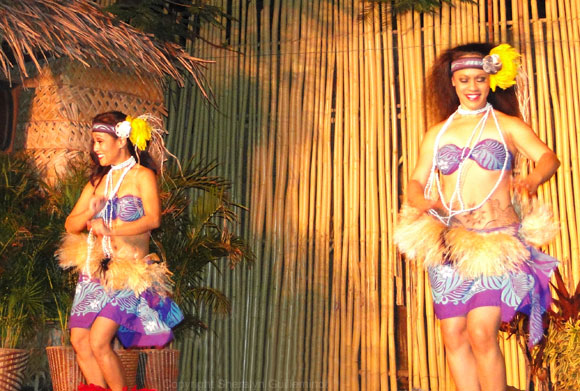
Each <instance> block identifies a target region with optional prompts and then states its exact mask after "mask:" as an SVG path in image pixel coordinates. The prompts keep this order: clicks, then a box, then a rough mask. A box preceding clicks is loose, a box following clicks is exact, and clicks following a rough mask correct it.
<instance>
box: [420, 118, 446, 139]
mask: <svg viewBox="0 0 580 391" xmlns="http://www.w3.org/2000/svg"><path fill="white" fill-rule="evenodd" d="M444 124H445V121H441V122H439V123H438V124H435V125H433V126H431V127H430V128H429V129H427V132H426V133H425V135H424V136H423V144H433V143H434V142H435V139H436V138H437V135H438V134H439V132H440V131H441V128H442V127H443V125H444Z"/></svg>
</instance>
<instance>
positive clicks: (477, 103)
mask: <svg viewBox="0 0 580 391" xmlns="http://www.w3.org/2000/svg"><path fill="white" fill-rule="evenodd" d="M451 83H452V84H453V87H455V92H456V93H457V97H458V98H459V103H460V104H461V106H463V108H465V109H468V110H477V109H481V108H482V107H484V106H485V104H486V103H487V95H489V74H488V73H487V72H485V71H483V70H482V69H475V68H467V69H461V70H459V71H456V72H454V73H453V76H452V77H451Z"/></svg>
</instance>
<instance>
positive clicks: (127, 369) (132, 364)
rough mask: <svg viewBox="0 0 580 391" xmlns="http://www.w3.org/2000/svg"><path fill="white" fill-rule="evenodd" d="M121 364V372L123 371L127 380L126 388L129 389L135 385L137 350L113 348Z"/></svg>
mask: <svg viewBox="0 0 580 391" xmlns="http://www.w3.org/2000/svg"><path fill="white" fill-rule="evenodd" d="M115 353H117V356H119V359H121V365H123V372H124V373H125V380H126V381H127V388H128V389H129V390H130V389H132V388H133V387H135V386H136V385H137V369H138V367H139V351H138V350H126V349H118V350H115Z"/></svg>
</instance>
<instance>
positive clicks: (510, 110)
mask: <svg viewBox="0 0 580 391" xmlns="http://www.w3.org/2000/svg"><path fill="white" fill-rule="evenodd" d="M495 46H496V45H494V44H491V43H469V44H466V45H461V46H457V47H455V48H452V49H448V50H446V51H444V52H443V53H441V55H440V56H439V57H437V59H436V60H435V62H434V63H433V66H432V67H431V71H430V72H429V75H428V76H427V85H426V87H427V88H426V91H425V92H426V98H427V107H428V108H429V110H430V111H431V114H432V118H433V119H434V120H435V122H436V123H437V122H441V121H443V120H444V119H446V118H447V117H449V116H450V115H451V114H453V112H455V110H457V106H459V98H458V97H457V94H456V93H455V87H453V85H452V84H451V76H452V75H451V62H452V61H454V60H457V59H458V58H460V57H464V56H467V55H476V56H481V57H484V56H486V55H488V54H489V52H490V51H491V49H493V48H494V47H495ZM487 101H488V102H489V103H491V105H492V106H493V108H494V109H496V110H499V111H501V112H502V113H505V114H508V115H512V116H514V117H520V116H521V114H520V108H519V105H518V98H517V96H516V89H515V86H512V87H510V88H508V89H505V90H504V89H501V88H499V87H498V88H496V90H495V92H493V91H491V90H490V91H489V95H488V96H487Z"/></svg>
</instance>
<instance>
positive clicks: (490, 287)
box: [428, 246, 558, 345]
mask: <svg viewBox="0 0 580 391" xmlns="http://www.w3.org/2000/svg"><path fill="white" fill-rule="evenodd" d="M527 248H528V251H529V253H530V257H529V259H528V260H527V262H525V263H524V264H523V265H522V266H521V267H520V269H519V270H517V271H515V272H510V273H506V274H504V275H501V276H490V277H486V276H482V277H478V278H475V279H464V278H462V277H461V276H460V275H459V273H458V272H457V270H456V269H455V268H454V266H453V264H450V263H446V264H443V265H437V266H431V267H429V268H428V273H429V280H430V282H431V293H432V295H433V303H434V309H435V315H436V316H437V318H439V319H446V318H453V317H461V316H465V315H467V313H468V312H469V311H471V310H472V309H474V308H478V307H485V306H495V307H500V309H501V320H502V321H504V322H509V321H510V320H511V319H512V318H513V316H514V315H515V313H516V312H523V313H525V314H527V315H529V317H530V330H529V332H530V338H529V344H530V345H534V344H536V343H537V342H539V341H540V339H541V338H542V335H543V333H544V329H543V324H542V315H543V313H544V312H545V311H546V309H547V308H548V307H549V305H550V303H551V300H552V297H551V294H550V287H549V281H550V277H551V276H552V273H553V271H554V269H555V268H556V267H557V266H558V260H557V259H555V258H553V257H551V256H549V255H547V254H544V253H542V252H540V251H538V250H536V249H535V248H533V247H531V246H527Z"/></svg>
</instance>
